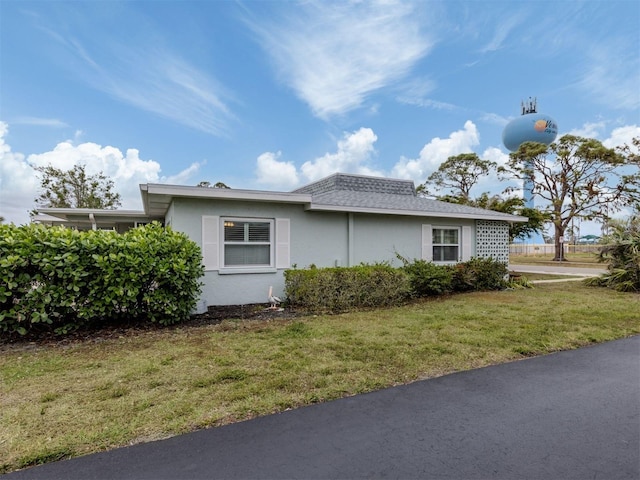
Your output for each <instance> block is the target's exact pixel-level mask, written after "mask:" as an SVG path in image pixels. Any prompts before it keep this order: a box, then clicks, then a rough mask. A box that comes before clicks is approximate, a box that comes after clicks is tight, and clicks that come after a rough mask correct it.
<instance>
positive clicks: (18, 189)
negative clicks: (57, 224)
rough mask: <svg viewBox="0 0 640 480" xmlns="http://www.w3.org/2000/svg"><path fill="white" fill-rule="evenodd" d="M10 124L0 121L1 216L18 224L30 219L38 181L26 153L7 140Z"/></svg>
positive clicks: (6, 220) (8, 221)
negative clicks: (13, 146)
mask: <svg viewBox="0 0 640 480" xmlns="http://www.w3.org/2000/svg"><path fill="white" fill-rule="evenodd" d="M8 131H9V126H8V125H7V124H6V123H4V122H1V121H0V216H2V217H4V219H5V222H7V223H11V222H13V223H16V224H18V225H20V224H23V223H27V222H28V221H29V213H28V212H29V210H31V209H32V208H33V198H34V197H35V194H34V192H35V191H36V188H37V186H38V182H37V180H36V178H35V175H34V174H33V169H32V168H31V167H30V166H29V165H28V164H27V162H25V158H24V155H23V154H21V153H17V152H12V151H11V146H10V145H9V144H7V143H6V142H5V136H6V135H7V133H8Z"/></svg>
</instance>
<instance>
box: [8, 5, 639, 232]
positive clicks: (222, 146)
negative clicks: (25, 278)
mask: <svg viewBox="0 0 640 480" xmlns="http://www.w3.org/2000/svg"><path fill="white" fill-rule="evenodd" d="M0 22H1V24H0V42H1V43H0V215H2V216H4V217H5V219H6V220H8V221H14V222H16V223H25V222H27V221H28V216H27V212H28V211H29V210H31V209H32V208H33V206H34V204H33V198H34V197H35V196H36V194H37V185H38V183H37V180H36V177H35V176H34V174H33V169H32V166H37V165H46V164H49V163H51V164H52V165H54V166H57V167H60V168H70V167H71V166H73V165H74V164H75V163H84V164H85V165H86V166H87V170H89V171H90V172H92V173H94V172H98V171H102V172H104V173H105V174H107V175H109V176H110V177H111V178H113V180H114V182H115V185H116V190H117V191H119V192H120V193H121V195H122V196H123V208H131V209H141V208H142V206H141V201H140V195H139V190H138V184H139V183H146V182H166V183H176V184H191V185H195V184H196V183H198V182H200V181H204V180H207V181H210V182H212V183H215V182H218V181H222V182H225V183H226V184H227V185H229V186H230V187H232V188H250V189H262V190H285V191H288V190H291V189H293V188H295V187H297V186H300V185H303V184H306V183H308V182H310V181H313V180H316V179H318V178H321V177H323V176H326V175H329V174H331V173H334V172H336V171H341V172H353V173H363V174H371V175H386V176H391V177H397V178H410V179H412V180H414V181H415V182H416V185H417V184H419V183H422V182H423V181H424V180H425V178H426V177H427V176H428V175H429V174H430V173H431V172H432V171H433V170H435V169H436V168H437V167H438V165H439V164H440V163H441V162H443V161H444V160H446V159H447V158H448V157H449V156H451V155H457V154H459V153H466V152H475V153H477V154H478V155H479V156H481V157H482V158H488V159H492V160H495V161H497V162H504V161H505V160H506V158H507V153H508V152H507V150H506V149H505V148H504V146H502V144H501V132H502V130H503V128H504V126H505V124H506V123H507V122H508V121H509V120H510V119H512V118H514V117H516V116H518V115H519V114H520V102H521V101H522V100H525V99H527V98H528V97H530V96H531V97H537V100H538V111H540V112H543V113H546V114H549V115H551V116H552V117H553V118H554V119H555V120H556V122H557V124H558V127H559V132H560V135H562V134H564V133H573V134H578V135H583V136H588V137H594V138H598V139H599V140H601V141H603V142H604V143H605V144H606V145H608V146H615V145H620V144H623V143H628V142H630V139H631V138H632V137H634V136H640V87H639V86H640V33H639V32H640V3H639V2H637V1H635V0H629V1H626V0H625V1H619V0H606V1H554V2H545V1H530V2H525V1H494V2H492V1H479V0H478V1H421V2H418V1H414V2H396V1H381V2H373V1H371V2H359V1H353V2H348V1H341V2H324V1H317V2H316V1H304V2H268V1H265V2H262V1H261V2H257V1H237V2H232V1H228V2H222V1H218V2H214V1H212V2H204V1H197V2H195V1H194V2H192V1H188V0H186V1H151V0H149V1H131V2H117V1H102V2H100V1H96V2H89V1H85V2H63V1H49V2H44V1H41V2H30V1H28V0H26V1H12V0H0ZM504 186H505V185H504V184H500V183H499V182H497V180H495V179H487V180H486V181H484V182H483V184H482V185H480V186H479V187H478V189H477V190H476V191H475V192H472V193H474V194H476V195H479V194H480V193H482V192H483V191H490V192H492V193H498V192H500V191H502V189H503V188H504Z"/></svg>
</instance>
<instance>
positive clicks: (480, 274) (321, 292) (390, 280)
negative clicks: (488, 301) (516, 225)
mask: <svg viewBox="0 0 640 480" xmlns="http://www.w3.org/2000/svg"><path fill="white" fill-rule="evenodd" d="M398 258H400V259H401V260H402V262H403V263H404V266H403V267H401V268H393V267H391V266H389V265H388V264H376V265H359V266H357V267H350V268H345V267H341V268H315V267H311V268H309V269H304V270H297V269H295V270H287V271H285V274H284V275H285V295H286V296H287V301H288V303H289V305H290V306H292V307H298V308H302V309H305V310H308V311H311V312H328V313H337V312H344V311H348V310H353V309H358V308H367V307H379V306H391V305H399V304H401V303H404V302H406V301H407V300H408V299H409V298H421V297H429V296H437V295H446V294H450V293H456V292H466V291H472V290H498V289H502V288H505V287H506V286H507V282H506V278H507V276H508V269H507V266H506V265H505V264H504V263H502V262H498V261H496V260H493V259H491V258H473V259H471V260H469V261H468V262H463V263H459V264H457V265H437V264H435V263H433V262H427V261H424V260H413V261H409V260H407V259H404V258H402V257H398Z"/></svg>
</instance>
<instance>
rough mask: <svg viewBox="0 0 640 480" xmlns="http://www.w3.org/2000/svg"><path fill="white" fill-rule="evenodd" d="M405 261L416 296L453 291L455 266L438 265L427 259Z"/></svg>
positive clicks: (405, 268) (413, 294) (413, 293)
mask: <svg viewBox="0 0 640 480" xmlns="http://www.w3.org/2000/svg"><path fill="white" fill-rule="evenodd" d="M402 261H403V262H404V266H403V270H404V271H405V272H406V273H407V275H409V282H410V284H411V294H412V296H414V297H429V296H433V295H444V294H447V293H451V292H452V291H453V268H452V267H451V266H449V265H436V264H435V263H433V262H427V261H425V260H414V261H413V262H409V261H407V260H406V259H402Z"/></svg>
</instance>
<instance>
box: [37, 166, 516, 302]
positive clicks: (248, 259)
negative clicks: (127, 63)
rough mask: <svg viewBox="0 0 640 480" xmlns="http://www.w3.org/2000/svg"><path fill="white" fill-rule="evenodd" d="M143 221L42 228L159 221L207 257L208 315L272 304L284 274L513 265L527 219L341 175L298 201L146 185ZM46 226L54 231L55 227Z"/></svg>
mask: <svg viewBox="0 0 640 480" xmlns="http://www.w3.org/2000/svg"><path fill="white" fill-rule="evenodd" d="M140 192H141V195H142V202H143V208H144V210H142V211H130V210H89V209H54V208H43V209H40V210H39V214H40V216H39V217H38V218H39V219H41V220H43V219H45V218H48V221H47V222H48V223H52V224H55V223H57V224H65V225H69V226H73V227H76V228H113V229H116V230H117V231H124V230H126V229H127V228H131V227H134V226H136V225H139V224H142V223H146V222H150V221H153V220H158V221H160V222H163V223H164V224H165V225H170V226H171V227H172V228H173V229H174V230H176V231H180V232H184V233H185V234H186V235H188V236H189V238H191V239H192V240H193V241H195V242H196V243H198V244H199V245H200V247H201V248H202V253H203V260H202V261H203V265H204V266H205V276H204V279H203V281H204V287H203V291H202V298H201V301H200V306H201V307H200V308H204V307H205V306H210V305H235V304H251V303H265V302H266V298H267V292H268V289H269V287H270V286H273V289H274V291H275V293H276V294H278V295H280V294H282V292H283V289H284V276H283V271H284V270H286V269H289V268H293V267H295V266H297V267H298V268H305V267H307V266H309V265H311V264H313V265H316V266H317V267H330V266H351V265H357V264H360V263H363V262H364V263H373V262H383V261H387V262H390V263H391V264H395V265H398V264H399V261H398V260H397V258H396V254H400V255H401V256H403V257H404V258H409V259H424V260H429V261H433V262H436V263H455V262H459V261H465V260H468V259H470V258H471V257H473V256H478V257H492V258H495V259H497V260H501V261H504V262H505V263H506V262H508V259H509V236H508V229H509V224H510V223H512V222H525V221H527V218H525V217H520V216H514V215H509V214H504V213H500V212H494V211H491V210H484V209H479V208H473V207H467V206H462V205H456V204H452V203H446V202H440V201H437V200H431V199H427V198H422V197H419V196H417V195H416V190H415V187H414V184H413V182H412V181H410V180H397V179H389V178H381V177H370V176H362V175H352V174H341V173H337V174H334V175H331V176H329V177H326V178H324V179H322V180H319V181H316V182H313V183H311V184H309V185H306V186H304V187H301V188H298V189H297V190H294V191H292V192H272V191H257V190H238V189H218V188H202V187H196V186H180V185H165V184H143V185H140ZM47 222H45V223H47Z"/></svg>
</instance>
